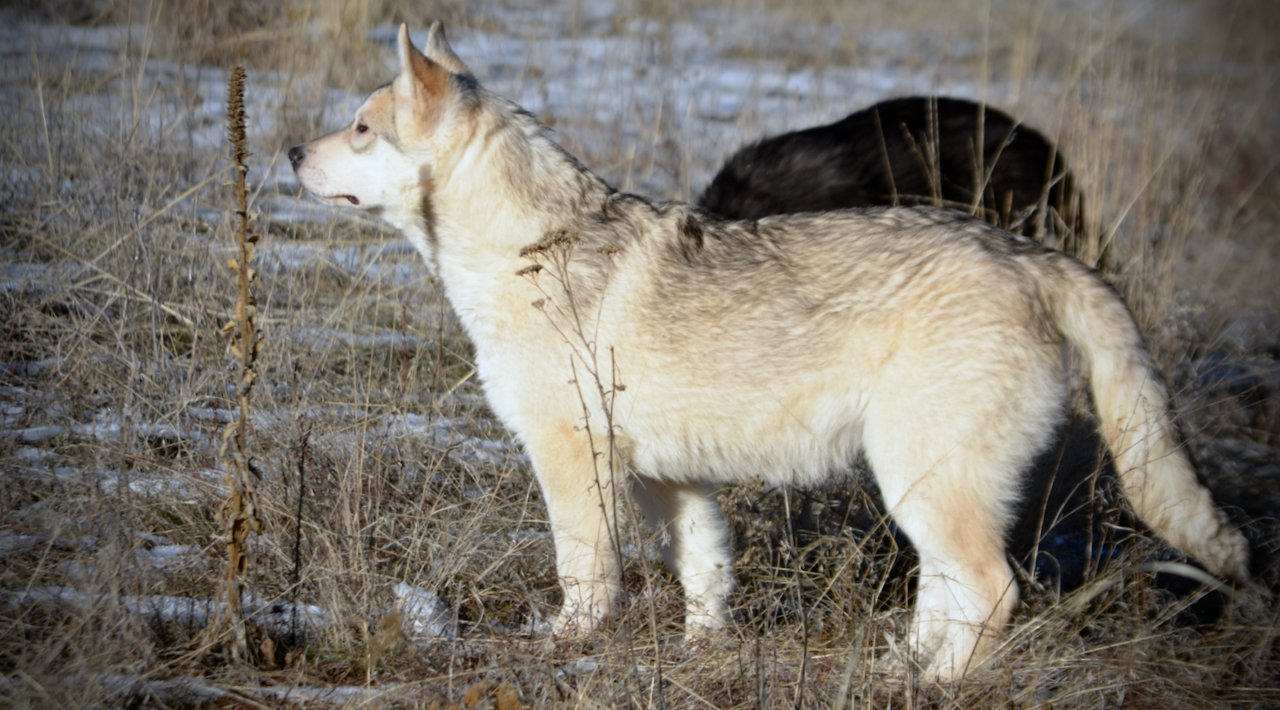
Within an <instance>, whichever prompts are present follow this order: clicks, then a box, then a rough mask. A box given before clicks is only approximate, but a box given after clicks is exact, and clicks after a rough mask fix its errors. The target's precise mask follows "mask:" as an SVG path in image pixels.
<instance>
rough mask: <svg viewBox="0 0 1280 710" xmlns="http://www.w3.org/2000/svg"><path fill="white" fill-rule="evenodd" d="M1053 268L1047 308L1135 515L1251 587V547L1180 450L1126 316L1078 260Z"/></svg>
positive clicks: (1164, 400) (1060, 261) (1059, 261)
mask: <svg viewBox="0 0 1280 710" xmlns="http://www.w3.org/2000/svg"><path fill="white" fill-rule="evenodd" d="M1052 267H1053V270H1054V273H1055V277H1052V278H1049V279H1048V280H1047V283H1048V284H1053V286H1050V287H1049V288H1046V289H1044V291H1043V295H1044V299H1045V302H1046V303H1047V304H1048V306H1049V309H1050V311H1051V313H1052V315H1053V317H1054V320H1055V321H1056V322H1057V326H1058V329H1059V330H1060V331H1061V332H1062V334H1063V335H1064V336H1065V337H1066V338H1067V340H1069V341H1070V342H1071V343H1072V345H1073V346H1075V348H1076V349H1077V350H1079V351H1080V353H1081V354H1082V356H1083V358H1084V361H1085V364H1086V366H1087V367H1088V372H1089V382H1090V388H1091V391H1092V393H1093V401H1094V406H1096V407H1097V410H1098V418H1099V428H1100V430H1101V434H1102V437H1103V440H1104V441H1106V442H1107V446H1108V447H1109V448H1110V449H1111V453H1112V456H1113V457H1114V458H1115V464H1116V471H1118V472H1119V475H1120V481H1121V484H1122V485H1123V487H1124V490H1125V493H1126V495H1127V496H1128V498H1129V500H1130V502H1131V504H1132V505H1133V509H1134V511H1135V512H1136V513H1137V514H1138V517H1139V518H1141V519H1142V521H1143V522H1144V523H1146V524H1147V525H1148V526H1150V527H1151V529H1152V530H1154V531H1155V532H1156V533H1158V534H1159V535H1160V536H1161V537H1163V538H1164V539H1165V540H1167V541H1169V542H1171V543H1173V544H1174V545H1175V546H1177V547H1178V548H1179V549H1181V550H1182V551H1184V552H1186V553H1188V554H1190V555H1191V556H1192V557H1193V558H1195V559H1196V560H1197V561H1198V562H1200V563H1201V564H1203V565H1205V566H1206V567H1207V568H1208V569H1209V570H1210V571H1211V572H1213V573H1215V574H1217V575H1219V576H1222V577H1229V578H1234V579H1236V580H1237V581H1240V582H1244V581H1247V580H1248V578H1249V544H1248V542H1247V541H1246V540H1245V538H1244V536H1243V535H1241V534H1240V531H1239V530H1237V529H1236V528H1235V527H1234V526H1232V525H1231V523H1230V522H1229V521H1228V519H1227V517H1226V515H1224V514H1223V512H1222V511H1221V510H1219V509H1218V508H1217V506H1215V505H1214V503H1213V499H1212V497H1211V496H1210V494H1209V490H1208V489H1207V488H1205V487H1204V486H1203V485H1202V484H1201V483H1200V480H1199V478H1198V477H1197V476H1196V472H1195V469H1194V467H1193V466H1192V464H1191V460H1190V458H1189V457H1188V456H1187V453H1186V451H1184V450H1183V448H1182V447H1181V446H1180V445H1179V441H1178V438H1177V435H1176V433H1175V431H1174V427H1173V422H1172V420H1171V418H1170V414H1169V398H1168V395H1167V394H1166V392H1165V388H1164V386H1163V385H1162V384H1161V381H1160V376H1159V375H1158V374H1157V373H1156V372H1155V368H1154V366H1153V363H1152V360H1151V356H1150V355H1149V354H1148V352H1147V348H1146V346H1145V345H1144V344H1143V342H1142V336H1141V335H1140V334H1139V333H1138V328H1137V325H1136V324H1135V323H1134V321H1133V317H1132V316H1131V315H1130V314H1129V310H1128V309H1127V308H1126V307H1125V305H1124V303H1123V302H1122V301H1121V300H1120V297H1119V296H1118V295H1117V294H1116V293H1115V291H1113V290H1112V289H1111V287H1110V286H1108V285H1107V284H1106V283H1104V282H1103V281H1102V280H1101V279H1100V278H1098V276H1097V275H1096V274H1094V273H1092V272H1090V271H1089V270H1088V269H1087V268H1086V267H1084V266H1083V265H1081V264H1079V263H1078V262H1075V261H1074V260H1071V259H1067V258H1056V259H1053V261H1052ZM1041 283H1045V282H1044V281H1042V282H1041Z"/></svg>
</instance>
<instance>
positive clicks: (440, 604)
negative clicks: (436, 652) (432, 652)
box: [392, 582, 458, 639]
mask: <svg viewBox="0 0 1280 710" xmlns="http://www.w3.org/2000/svg"><path fill="white" fill-rule="evenodd" d="M392 593H393V594H395V597H396V603H397V604H398V605H399V607H400V611H401V613H402V614H403V615H404V617H403V624H404V631H405V634H406V635H408V636H409V638H423V637H426V638H447V639H453V638H457V635H458V627H457V621H456V620H455V618H454V614H453V611H452V610H451V609H450V608H449V605H448V604H446V603H445V602H444V600H443V599H441V598H440V597H438V596H436V595H435V594H434V593H433V592H430V591H427V590H426V589H423V588H421V587H415V586H413V585H411V584H408V583H406V582H399V583H397V584H396V586H395V587H394V588H393V589H392Z"/></svg>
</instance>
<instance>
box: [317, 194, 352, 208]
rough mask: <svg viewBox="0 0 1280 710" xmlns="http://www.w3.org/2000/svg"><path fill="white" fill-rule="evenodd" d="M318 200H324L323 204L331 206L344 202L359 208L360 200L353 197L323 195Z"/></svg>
mask: <svg viewBox="0 0 1280 710" xmlns="http://www.w3.org/2000/svg"><path fill="white" fill-rule="evenodd" d="M320 199H322V200H324V201H325V202H329V203H333V204H342V202H343V201H344V200H345V201H346V202H349V203H351V204H353V205H355V206H356V207H359V206H360V198H359V197H356V196H355V195H324V196H322V197H321V198H320Z"/></svg>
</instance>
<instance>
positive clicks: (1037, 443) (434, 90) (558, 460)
mask: <svg viewBox="0 0 1280 710" xmlns="http://www.w3.org/2000/svg"><path fill="white" fill-rule="evenodd" d="M400 58H401V67H402V68H401V73H400V74H399V76H397V77H396V79H395V80H394V81H393V82H392V83H391V84H390V85H388V86H387V87H384V88H382V89H379V90H378V91H376V92H375V93H374V94H373V95H372V96H371V97H370V98H369V99H368V101H367V102H366V103H365V104H364V106H362V107H361V109H360V110H359V111H358V112H357V115H356V119H355V121H353V123H352V124H351V126H349V127H347V128H344V129H343V130H341V131H338V132H336V133H334V134H331V135H329V136H325V137H322V138H320V139H317V140H315V141H313V142H311V143H309V144H306V145H303V146H299V147H297V148H295V149H294V150H293V151H291V154H290V157H291V159H292V160H293V162H294V167H295V169H296V171H297V174H298V177H299V179H300V180H301V181H302V184H303V185H304V186H305V187H306V189H307V190H309V191H310V192H312V193H314V194H316V195H319V196H321V197H324V198H327V199H328V200H329V201H331V202H333V203H335V204H339V205H349V204H352V205H358V206H359V207H361V208H365V209H374V210H378V211H380V213H381V214H382V215H383V216H384V217H385V218H386V219H387V220H388V221H389V222H390V223H391V224H393V225H395V226H397V227H398V228H400V229H401V230H403V231H404V233H405V234H406V235H408V237H409V238H410V239H411V240H412V241H413V243H414V244H415V245H416V246H417V247H418V249H419V250H420V251H421V252H422V256H423V258H424V259H425V260H426V262H427V264H428V265H429V266H430V267H431V268H433V269H434V270H435V271H436V273H437V274H438V275H439V278H440V281H441V283H442V284H443V286H444V289H445V292H446V294H447V296H448V298H449V301H450V302H451V304H452V305H453V308H454V310H455V312H456V313H457V315H458V318H459V319H460V320H461V322H462V324H463V325H464V326H465V328H466V331H467V333H468V334H469V336H470V338H471V339H472V341H473V342H474V344H475V350H476V365H477V368H478V371H479V375H480V378H481V380H482V381H483V384H484V390H485V393H486V396H487V398H488V401H489V403H490V405H491V407H492V409H493V411H494V412H495V413H496V414H497V415H498V417H499V418H500V419H501V420H502V421H503V422H504V423H505V424H506V426H508V427H509V428H510V429H511V430H512V431H513V432H514V433H515V435H516V436H517V437H518V438H519V440H520V441H521V442H522V443H523V445H524V446H525V447H526V449H527V450H528V452H529V455H530V457H531V459H532V462H533V469H534V473H535V474H536V475H537V478H538V482H539V484H540V485H541V488H542V492H543V495H544V497H545V499H546V504H547V510H548V512H549V515H550V518H551V527H552V530H553V532H554V538H555V547H556V564H557V567H558V573H559V577H560V580H561V584H562V586H563V589H564V603H563V608H562V610H561V613H560V615H559V617H558V618H557V620H556V623H555V627H554V630H555V632H556V633H559V634H567V633H581V632H585V631H589V630H591V629H593V628H595V627H597V626H598V625H599V624H600V623H601V622H602V621H604V620H605V619H606V618H607V617H608V616H609V615H610V613H611V610H612V607H613V604H614V601H615V597H616V596H617V593H618V591H619V579H620V571H619V559H618V555H617V553H616V545H615V542H616V539H615V538H614V533H615V532H616V524H617V514H616V510H617V506H618V504H619V500H620V499H619V496H621V495H622V494H623V491H622V489H623V488H628V489H629V490H630V495H631V496H632V497H633V498H634V499H635V500H636V501H637V502H638V503H639V505H640V508H641V509H642V510H643V512H644V513H645V515H646V517H647V518H648V519H649V520H650V521H651V522H652V523H653V524H654V525H655V526H656V527H657V528H658V530H659V531H660V532H661V536H662V539H663V540H664V541H665V542H666V545H665V551H666V556H667V560H668V562H669V564H670V565H671V567H672V568H673V569H674V570H675V571H676V572H677V574H678V575H679V577H680V581H681V584H682V585H683V587H684V590H685V594H686V598H687V615H686V628H687V632H688V633H689V634H691V635H696V634H698V633H702V632H705V631H707V630H711V629H715V628H718V627H720V626H722V625H724V624H725V623H727V622H728V620H729V597H730V593H731V591H732V585H733V578H732V572H731V560H732V558H731V553H730V546H729V540H728V535H727V531H726V527H725V523H724V520H723V517H722V514H721V512H720V510H719V508H718V506H717V504H716V502H715V499H714V497H713V490H714V488H713V486H714V484H715V483H717V482H732V481H742V480H747V479H752V478H757V477H759V478H764V479H766V480H768V481H771V482H774V483H779V484H798V485H804V484H812V483H817V482H819V481H823V480H826V479H827V478H828V477H830V476H832V475H835V474H839V473H841V472H843V471H846V470H847V469H848V468H849V467H850V465H851V463H852V462H853V460H854V458H855V457H856V455H857V454H858V453H859V452H860V451H861V452H865V454H866V456H867V459H868V461H869V462H870V465H871V467H872V469H873V471H874V474H875V478H876V482H877V484H878V485H879V487H880V490H881V492H882V493H883V497H884V500H885V502H886V504H887V505H888V507H889V510H890V511H891V514H892V515H893V517H894V519H895V520H896V521H897V523H898V525H899V526H900V527H901V528H902V530H903V531H904V532H905V533H906V534H907V535H908V536H909V537H910V539H911V541H912V543H913V544H914V545H915V547H916V549H917V551H918V552H919V556H920V568H919V591H918V595H917V599H916V603H915V612H914V615H913V618H912V625H911V632H910V646H911V648H912V650H913V651H914V652H915V653H917V654H918V657H919V659H920V661H921V662H922V663H924V664H925V665H926V668H927V670H928V672H929V673H930V674H931V675H933V676H935V677H939V678H954V677H958V676H960V675H962V674H963V673H964V672H965V670H966V669H967V668H968V667H970V665H971V664H972V663H974V662H975V661H977V660H980V659H982V658H983V657H984V656H985V655H986V654H987V653H988V652H989V650H990V648H991V646H992V640H993V639H994V638H995V637H996V635H997V634H998V633H999V631H1000V629H1001V627H1002V626H1004V625H1005V623H1006V622H1007V621H1008V620H1009V618H1010V615H1011V613H1012V611H1013V609H1014V607H1015V604H1016V601H1017V588H1016V586H1015V584H1014V579H1013V575H1012V573H1011V571H1010V568H1009V566H1008V564H1007V563H1006V561H1005V550H1004V534H1005V532H1006V527H1007V526H1008V525H1009V524H1010V504H1011V503H1012V501H1013V499H1014V498H1015V496H1016V495H1017V491H1018V489H1019V476H1020V475H1021V474H1022V472H1023V471H1024V470H1025V469H1026V468H1027V466H1028V464H1029V463H1030V462H1031V460H1032V458H1033V457H1034V456H1035V455H1036V454H1037V453H1038V452H1039V451H1041V450H1042V449H1043V448H1044V447H1045V446H1046V445H1047V444H1048V443H1049V438H1050V436H1051V434H1052V432H1053V431H1054V428H1055V427H1056V425H1057V424H1058V423H1059V421H1060V420H1061V418H1062V416H1063V412H1064V402H1065V393H1064V390H1065V385H1064V377H1063V371H1062V366H1061V360H1062V357H1061V353H1062V348H1063V346H1064V345H1071V346H1074V347H1075V348H1077V349H1078V350H1080V351H1081V352H1082V354H1083V357H1084V360H1085V362H1087V363H1088V366H1089V367H1090V369H1091V372H1092V377H1091V383H1092V391H1093V395H1094V400H1095V401H1096V402H1097V405H1098V408H1099V416H1100V419H1101V422H1102V431H1103V433H1104V435H1105V438H1106V440H1107V442H1108V443H1109V445H1110V446H1111V447H1112V449H1113V451H1114V452H1115V455H1116V458H1117V461H1118V462H1119V468H1120V470H1121V475H1122V480H1123V482H1124V485H1125V488H1126V490H1127V491H1128V492H1129V495H1130V498H1131V501H1132V503H1133V506H1134V508H1135V510H1136V511H1137V513H1138V514H1139V515H1140V516H1141V517H1142V518H1143V519H1144V520H1145V521H1146V522H1147V523H1148V524H1150V525H1151V526H1152V528H1153V529H1154V530H1156V531H1157V532H1159V533H1160V534H1161V535H1163V536H1164V537H1166V538H1167V539H1168V540H1169V541H1170V542H1173V543H1174V544H1176V545H1178V546H1180V547H1181V548H1182V549H1184V550H1186V551H1187V552H1189V553H1190V554H1192V555H1193V556H1195V557H1196V558H1197V559H1198V560H1199V561H1200V562H1201V563H1203V564H1205V565H1206V566H1207V567H1208V568H1209V569H1211V570H1212V571H1214V572H1216V573H1218V574H1221V575H1227V576H1235V577H1238V578H1243V577H1245V576H1246V575H1247V548H1246V544H1245V541H1244V539H1243V538H1242V537H1241V536H1240V534H1239V533H1238V532H1236V531H1235V530H1234V529H1232V528H1231V527H1229V526H1228V525H1227V522H1226V519H1225V517H1224V516H1223V515H1222V514H1221V512H1219V511H1218V510H1217V509H1216V508H1215V507H1214V505H1213V503H1212V501H1211V500H1210V497H1209V493H1208V491H1207V490H1206V489H1205V488H1204V487H1203V486H1201V485H1200V484H1199V483H1198V482H1197V479H1196V476H1195V473H1194V471H1193V469H1192V467H1191V464H1190V462H1189V461H1188V459H1187V457H1186V455H1185V454H1184V452H1183V451H1182V450H1181V449H1180V448H1179V446H1178V445H1177V443H1176V441H1175V439H1174V437H1173V433H1172V431H1171V424H1170V419H1169V415H1168V412H1167V407H1168V404H1167V398H1166V396H1165V393H1164V389H1163V388H1162V386H1161V385H1160V384H1159V381H1158V380H1157V378H1156V376H1155V374H1154V372H1153V370H1152V368H1151V364H1150V362H1149V358H1148V356H1147V355H1146V353H1145V351H1144V350H1143V347H1142V343H1141V341H1140V338H1139V335H1138V332H1137V329H1136V328H1135V326H1134V323H1133V321H1132V319H1131V317H1130V316H1129V314H1128V312H1127V311H1126V310H1125V308H1124V306H1123V304H1122V303H1121V302H1120V301H1119V299H1118V298H1117V297H1116V295H1115V294H1114V293H1113V292H1112V291H1111V290H1110V289H1109V288H1108V287H1107V286H1106V285H1105V284H1104V283H1102V282H1101V281H1100V280H1099V279H1098V278H1097V277H1096V276H1095V275H1094V274H1093V273H1092V272H1090V271H1089V270H1088V269H1086V268H1085V267H1083V266H1081V265H1080V264H1079V263H1077V262H1075V261H1073V260H1071V259H1070V258H1068V257H1066V256H1063V255H1061V254H1059V253H1056V252H1051V251H1048V250H1046V249H1043V248H1041V247H1039V246H1038V245H1035V244H1033V243H1030V242H1027V241H1025V240H1022V239H1020V238H1017V237H1014V236H1012V235H1009V234H1006V233H1003V232H999V231H997V230H994V229H993V228H990V227H988V226H986V225H985V224H982V223H980V222H976V221H974V220H971V219H968V218H965V217H963V216H961V215H959V214H958V213H951V212H946V211H939V210H932V209H868V210H863V211H850V212H839V213H827V214H817V215H798V216H791V217H783V218H771V219H765V220H761V221H760V222H758V223H727V222H719V221H716V220H714V219H712V218H710V217H707V216H704V215H701V214H699V213H697V212H696V211H695V210H693V209H692V208H690V207H687V206H684V205H679V204H657V203H652V202H650V201H648V200H645V199H643V198H639V197H636V196H633V195H625V194H620V193H617V192H615V191H614V190H613V189H612V188H610V187H609V186H608V185H606V184H605V183H604V182H603V181H601V180H600V179H599V178H597V177H595V176H594V175H592V174H591V173H590V172H589V171H587V170H586V169H585V168H583V167H582V166H581V165H579V164H578V162H577V161H576V160H574V159H573V158H572V157H571V156H569V155H568V154H566V153H565V152H564V151H563V150H562V149H561V148H559V147H558V146H557V145H555V144H554V143H553V142H552V141H551V140H550V139H549V138H548V136H547V135H546V131H545V130H544V129H543V128H542V127H541V126H540V125H538V123H537V122H536V121H535V120H533V119H532V118H531V117H530V116H528V115H527V114H526V113H524V112H522V111H520V110H519V109H518V107H516V106H514V105H513V104H511V103H509V102H507V101H505V100H503V99H500V98H498V97H496V96H493V95H491V94H489V93H487V92H486V91H485V90H484V89H483V88H481V87H480V86H479V85H478V83H477V82H476V81H475V79H474V77H473V76H472V75H471V73H470V71H469V70H468V69H467V68H466V66H465V65H464V64H463V63H462V62H461V61H460V60H459V59H458V58H457V56H456V55H455V54H454V53H453V51H452V50H451V49H449V46H448V44H447V42H446V41H445V37H444V33H443V30H442V29H441V28H440V26H439V25H438V24H437V25H436V26H434V27H432V29H431V33H430V36H429V38H428V41H427V44H426V47H425V54H423V53H419V52H418V50H416V49H415V48H414V47H413V46H412V44H411V42H410V41H409V37H408V32H407V30H406V29H405V28H403V27H402V28H401V31H400ZM614 464H617V465H614Z"/></svg>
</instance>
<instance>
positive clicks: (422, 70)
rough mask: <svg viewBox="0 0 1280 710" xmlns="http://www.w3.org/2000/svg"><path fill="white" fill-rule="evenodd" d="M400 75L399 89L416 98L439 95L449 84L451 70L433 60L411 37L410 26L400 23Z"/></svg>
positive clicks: (396, 86)
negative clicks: (419, 48) (415, 44)
mask: <svg viewBox="0 0 1280 710" xmlns="http://www.w3.org/2000/svg"><path fill="white" fill-rule="evenodd" d="M399 44H400V76H398V77H396V80H395V88H396V90H397V91H400V92H402V93H405V94H407V95H409V96H412V97H413V98H415V99H425V98H427V97H431V96H439V95H440V94H441V92H443V91H444V90H445V89H446V88H447V87H448V86H449V72H448V70H446V69H445V68H444V67H441V66H440V65H439V64H437V63H435V62H433V61H431V60H430V59H428V58H427V57H426V55H424V54H423V53H422V52H419V51H418V48H417V47H415V46H413V40H412V39H409V26H408V25H406V24H404V23H400V42H399Z"/></svg>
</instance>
